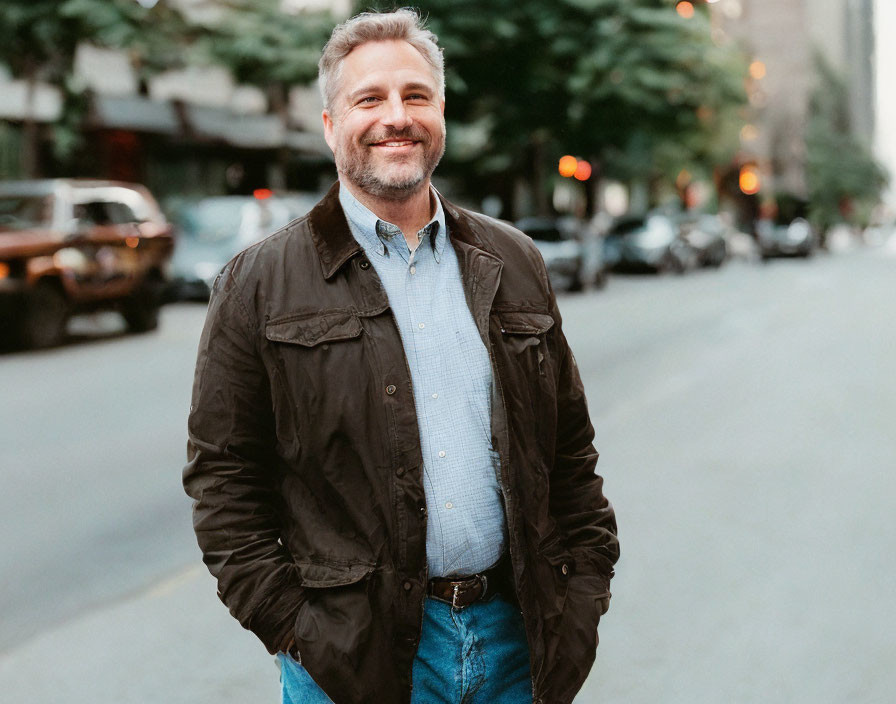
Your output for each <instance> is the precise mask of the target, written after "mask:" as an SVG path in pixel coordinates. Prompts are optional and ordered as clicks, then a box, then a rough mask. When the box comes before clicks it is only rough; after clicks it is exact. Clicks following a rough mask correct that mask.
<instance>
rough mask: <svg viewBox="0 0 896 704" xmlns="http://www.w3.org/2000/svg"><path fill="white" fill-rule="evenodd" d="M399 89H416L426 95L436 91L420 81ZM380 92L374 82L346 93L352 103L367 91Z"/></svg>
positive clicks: (433, 93)
mask: <svg viewBox="0 0 896 704" xmlns="http://www.w3.org/2000/svg"><path fill="white" fill-rule="evenodd" d="M401 89H402V91H404V92H407V91H417V92H420V93H426V94H427V95H435V93H436V91H435V90H434V89H433V87H432V86H430V85H428V84H426V83H420V82H412V83H406V84H405V85H403V86H402V88H401ZM380 92H382V88H381V87H380V86H379V85H377V84H375V83H374V84H371V85H367V86H362V87H361V88H359V89H358V90H355V91H352V92H351V93H349V94H348V102H349V103H354V102H355V100H357V99H358V98H360V97H361V96H362V95H366V94H368V93H380Z"/></svg>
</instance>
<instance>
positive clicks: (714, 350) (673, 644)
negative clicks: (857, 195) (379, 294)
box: [0, 247, 896, 704]
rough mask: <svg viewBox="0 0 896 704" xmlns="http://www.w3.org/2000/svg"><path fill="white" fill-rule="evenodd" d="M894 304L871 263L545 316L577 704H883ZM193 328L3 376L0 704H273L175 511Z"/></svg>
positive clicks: (887, 273) (838, 256) (887, 666)
mask: <svg viewBox="0 0 896 704" xmlns="http://www.w3.org/2000/svg"><path fill="white" fill-rule="evenodd" d="M894 282H896V251H893V247H871V248H866V249H848V250H844V251H841V252H837V253H834V254H819V255H816V256H815V257H814V258H812V259H809V260H807V261H803V260H775V261H771V262H769V263H767V264H759V263H746V262H740V261H738V262H732V263H730V264H728V265H726V266H724V267H723V268H722V269H720V270H705V271H698V272H695V273H692V274H689V275H686V276H682V277H677V276H665V277H652V276H613V277H611V278H610V281H609V283H608V285H607V287H606V289H605V290H602V291H596V292H587V293H584V294H576V295H568V296H564V297H563V298H562V300H561V311H562V313H563V316H564V330H565V331H566V335H567V337H568V339H569V341H570V344H571V346H572V348H573V351H574V352H575V354H576V359H577V362H578V366H579V368H580V371H581V374H582V377H583V379H584V382H585V385H586V389H587V392H588V399H589V402H590V406H591V409H592V417H593V420H594V424H595V427H596V430H597V441H596V444H597V446H598V449H599V450H600V451H601V460H600V463H599V465H598V469H599V472H600V473H601V474H602V475H603V476H604V478H605V491H606V493H607V495H608V497H609V498H610V500H611V501H612V502H613V504H614V505H615V507H616V511H617V515H618V521H619V535H620V542H621V546H622V559H621V560H620V562H619V564H618V565H617V568H616V572H617V577H616V579H615V580H614V582H613V585H612V589H613V593H614V597H613V601H612V605H611V608H610V611H609V613H608V614H607V615H606V616H605V617H604V621H603V623H602V624H601V629H600V636H601V645H600V648H599V650H598V656H597V662H596V665H595V667H594V669H593V671H592V674H591V677H590V678H589V680H588V682H587V683H586V686H585V688H584V689H583V691H582V693H581V694H580V696H579V697H578V699H577V700H576V701H577V702H578V704H605V703H606V704H679V703H680V704H686V703H687V704H722V703H728V702H737V703H739V702H751V703H752V702H757V703H758V702H763V703H768V702H781V703H787V704H802V703H805V704H810V703H811V704H821V703H830V704H835V703H838V704H839V703H842V702H849V703H850V704H872V703H877V702H881V703H883V702H889V701H892V698H893V694H892V692H893V691H896V669H894V667H893V665H894V653H896V631H894V629H893V626H892V624H893V622H894V619H896V599H894V594H896V562H894V561H893V560H892V559H891V557H887V556H888V555H892V553H891V552H890V551H891V550H893V549H894V548H896V527H894V526H896V523H894V518H893V516H894V509H896V473H894V469H896V460H894V457H896V295H894V294H896V287H894ZM204 313H205V309H204V306H202V305H197V304H177V305H172V306H169V307H167V308H166V309H165V310H164V313H163V317H162V324H161V328H160V329H159V331H157V332H155V333H150V334H147V335H142V336H131V335H124V334H122V333H121V332H119V330H120V329H122V326H121V323H120V321H119V320H118V319H117V317H116V316H115V315H114V314H105V315H102V316H96V317H93V318H87V319H82V320H77V321H75V325H74V326H73V332H74V339H73V340H72V342H71V343H70V344H67V345H66V346H64V347H62V348H59V349H55V350H49V351H45V352H34V353H9V354H4V355H0V388H2V389H3V393H2V396H0V482H2V487H3V489H2V492H0V522H2V523H0V526H2V534H0V564H2V566H3V573H2V580H0V604H2V619H0V692H2V693H3V694H2V699H3V701H8V702H11V703H12V702H15V704H37V703H38V702H41V703H43V702H47V701H64V702H67V704H87V703H88V702H89V703H90V704H97V703H105V702H109V703H110V704H111V703H112V702H115V704H124V703H127V702H133V703H134V704H137V703H140V704H145V703H147V702H153V703H155V702H159V703H160V704H161V703H164V704H179V703H183V704H187V703H190V704H213V703H214V704H238V703H239V704H242V703H247V702H251V703H252V704H255V703H256V702H265V701H267V702H275V701H277V698H278V685H277V676H278V675H277V670H276V667H275V665H274V663H273V661H272V659H271V657H270V656H269V655H268V654H267V653H266V651H265V650H264V648H263V647H262V646H261V645H260V643H258V642H257V641H256V640H255V639H254V637H253V636H252V635H251V634H249V633H247V632H244V631H242V629H240V627H239V625H238V624H237V622H236V621H234V620H233V619H231V617H230V616H229V615H228V613H227V610H226V608H225V607H224V606H223V605H222V604H221V603H220V602H219V601H218V599H217V597H216V595H215V585H214V582H213V581H212V580H211V578H210V577H209V576H208V574H207V573H206V571H205V568H204V567H203V566H202V565H201V561H200V553H199V550H198V547H197V546H196V543H195V539H194V536H193V533H192V529H191V524H190V501H189V499H188V498H187V497H186V495H185V494H184V493H183V489H182V487H181V469H182V466H183V464H184V461H185V446H186V416H187V411H188V408H189V400H190V384H191V380H192V371H193V369H192V368H193V364H194V361H195V350H196V344H197V341H198V336H199V331H200V328H201V324H202V320H203V317H204ZM384 704H388V703H384Z"/></svg>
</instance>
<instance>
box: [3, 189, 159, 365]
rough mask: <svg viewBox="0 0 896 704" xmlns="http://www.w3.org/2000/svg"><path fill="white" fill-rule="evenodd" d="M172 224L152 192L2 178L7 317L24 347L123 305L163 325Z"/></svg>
mask: <svg viewBox="0 0 896 704" xmlns="http://www.w3.org/2000/svg"><path fill="white" fill-rule="evenodd" d="M172 247H173V241H172V236H171V227H170V225H169V224H168V222H167V221H166V219H165V217H164V215H163V214H162V212H161V210H159V206H158V204H157V203H156V201H155V199H154V198H153V197H152V195H150V193H149V191H148V190H147V189H146V188H144V187H142V186H138V185H134V184H128V183H119V182H113V181H96V180H89V179H53V180H36V181H9V182H5V183H0V321H2V326H0V327H2V332H0V335H2V334H4V333H5V335H6V337H8V338H12V339H13V340H14V341H15V342H16V343H18V344H23V345H25V346H27V347H49V346H52V345H56V344H58V343H59V342H61V341H62V340H63V338H64V336H65V332H66V325H67V322H68V319H69V317H70V316H71V315H72V314H74V313H79V312H85V311H90V310H96V309H115V310H119V311H120V312H121V313H122V314H123V315H124V318H125V320H126V321H127V324H128V327H129V328H130V329H131V330H132V331H135V332H143V331H146V330H152V329H154V328H155V327H156V326H157V325H158V311H159V307H160V306H161V303H162V293H163V289H164V286H165V278H166V277H165V272H166V267H167V264H168V261H169V259H170V257H171V252H172Z"/></svg>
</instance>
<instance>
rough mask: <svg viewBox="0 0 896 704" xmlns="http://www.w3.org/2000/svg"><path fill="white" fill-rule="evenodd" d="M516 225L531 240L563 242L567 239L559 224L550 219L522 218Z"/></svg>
mask: <svg viewBox="0 0 896 704" xmlns="http://www.w3.org/2000/svg"><path fill="white" fill-rule="evenodd" d="M516 226H517V227H518V228H519V229H520V230H522V231H523V232H525V233H526V234H527V235H529V237H531V238H532V239H533V240H538V241H539V242H564V241H565V240H568V239H569V237H567V236H566V235H565V234H564V233H563V232H562V231H561V229H560V228H559V226H558V225H557V224H556V223H555V222H553V221H551V220H543V219H541V218H524V219H523V220H520V221H519V222H517V224H516Z"/></svg>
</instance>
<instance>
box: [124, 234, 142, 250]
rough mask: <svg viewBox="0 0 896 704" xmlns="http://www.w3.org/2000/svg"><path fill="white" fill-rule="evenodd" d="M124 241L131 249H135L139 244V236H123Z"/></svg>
mask: <svg viewBox="0 0 896 704" xmlns="http://www.w3.org/2000/svg"><path fill="white" fill-rule="evenodd" d="M124 243H125V244H126V245H127V246H128V247H130V248H131V249H137V245H138V244H140V238H139V237H125V239H124Z"/></svg>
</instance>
